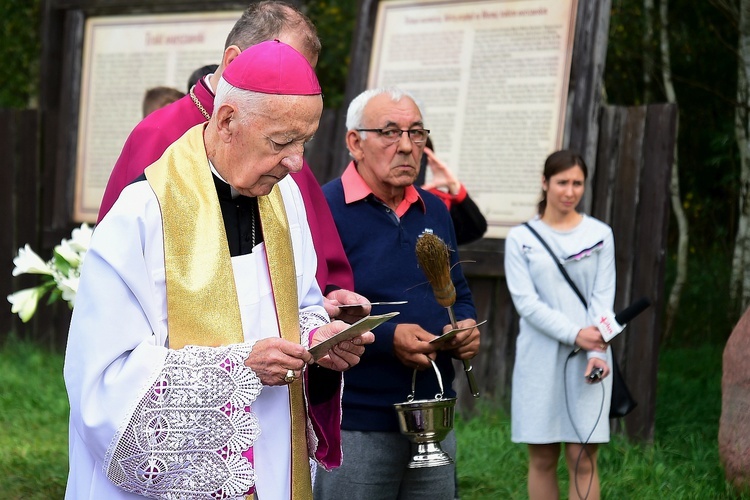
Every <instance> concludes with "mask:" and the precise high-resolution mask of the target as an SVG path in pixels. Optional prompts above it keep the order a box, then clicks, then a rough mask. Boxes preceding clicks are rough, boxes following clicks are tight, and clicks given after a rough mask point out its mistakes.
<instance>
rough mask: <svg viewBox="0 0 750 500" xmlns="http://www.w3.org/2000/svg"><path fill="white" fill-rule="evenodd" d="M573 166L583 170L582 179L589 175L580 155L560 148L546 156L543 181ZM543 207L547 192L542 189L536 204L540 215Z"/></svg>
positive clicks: (544, 206)
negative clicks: (540, 197) (540, 196)
mask: <svg viewBox="0 0 750 500" xmlns="http://www.w3.org/2000/svg"><path fill="white" fill-rule="evenodd" d="M573 167H580V168H581V170H582V171H583V179H584V180H586V178H587V177H588V176H589V169H588V167H586V162H584V161H583V158H581V155H579V154H578V153H576V152H575V151H573V150H571V149H561V150H560V151H555V152H554V153H552V154H551V155H549V156H548V157H547V160H546V161H545V162H544V172H543V173H542V176H543V177H544V180H545V181H549V179H550V177H552V176H554V175H557V174H559V173H560V172H565V171H566V170H568V169H571V168H573ZM545 208H547V192H546V191H544V190H542V199H541V200H540V201H539V204H538V205H537V211H538V212H539V216H540V217H541V216H543V215H544V209H545Z"/></svg>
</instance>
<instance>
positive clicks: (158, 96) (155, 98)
mask: <svg viewBox="0 0 750 500" xmlns="http://www.w3.org/2000/svg"><path fill="white" fill-rule="evenodd" d="M184 95H185V93H184V92H180V91H179V90H177V89H173V88H172V87H153V88H150V89H148V90H146V93H145V94H144V95H143V104H142V107H143V117H144V118H145V117H146V116H148V115H149V114H150V113H153V112H154V111H156V110H157V109H159V108H163V107H164V106H166V105H167V104H172V103H173V102H175V101H176V100H178V99H181V98H182V97H183V96H184Z"/></svg>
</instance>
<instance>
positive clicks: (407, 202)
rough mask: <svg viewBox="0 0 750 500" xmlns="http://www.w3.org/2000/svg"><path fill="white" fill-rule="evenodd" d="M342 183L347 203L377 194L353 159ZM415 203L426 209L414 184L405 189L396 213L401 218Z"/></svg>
mask: <svg viewBox="0 0 750 500" xmlns="http://www.w3.org/2000/svg"><path fill="white" fill-rule="evenodd" d="M341 184H342V185H343V187H344V201H345V202H346V203H347V204H349V203H354V202H355V201H359V200H364V199H365V198H367V197H368V196H369V195H371V194H372V195H373V196H375V193H373V192H372V189H370V186H368V185H367V183H366V182H365V180H364V179H363V178H362V176H361V175H359V172H358V171H357V167H356V165H355V164H354V162H353V161H352V162H350V163H349V165H348V166H347V167H346V170H344V173H343V175H342V176H341ZM415 203H419V206H420V208H421V209H422V212H424V211H425V206H424V201H423V200H422V197H421V196H419V193H418V192H417V189H416V188H415V187H414V186H412V185H409V186H406V188H405V189H404V199H403V200H401V203H399V204H398V207H396V215H397V216H398V217H399V218H400V217H403V215H404V214H405V213H406V211H407V210H409V207H411V206H412V205H413V204H415Z"/></svg>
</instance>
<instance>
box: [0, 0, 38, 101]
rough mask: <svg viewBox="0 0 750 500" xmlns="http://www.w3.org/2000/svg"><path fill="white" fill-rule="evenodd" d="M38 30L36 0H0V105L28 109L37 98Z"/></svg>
mask: <svg viewBox="0 0 750 500" xmlns="http://www.w3.org/2000/svg"><path fill="white" fill-rule="evenodd" d="M40 31H41V21H40V13H39V0H3V1H2V2H0V67H2V68H3V71H2V72H3V84H2V85H0V108H14V109H16V108H17V109H20V108H27V107H29V105H30V104H33V103H34V102H35V101H36V94H37V88H38V78H39V77H38V68H39V52H40V39H41V37H40V35H39V34H40Z"/></svg>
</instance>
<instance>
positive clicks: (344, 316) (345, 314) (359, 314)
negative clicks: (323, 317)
mask: <svg viewBox="0 0 750 500" xmlns="http://www.w3.org/2000/svg"><path fill="white" fill-rule="evenodd" d="M369 302H370V301H369V300H367V298H365V297H363V296H362V295H360V294H358V293H355V292H351V291H349V290H341V289H340V290H334V291H332V292H331V293H329V294H328V295H327V296H326V297H323V307H325V309H326V312H327V313H328V316H330V317H331V319H340V320H341V321H345V322H347V323H355V322H357V321H358V320H360V319H362V318H364V317H365V316H367V315H368V314H370V310H371V307H370V306H369ZM345 304H368V305H362V306H358V307H345V308H340V307H339V306H340V305H345Z"/></svg>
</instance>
